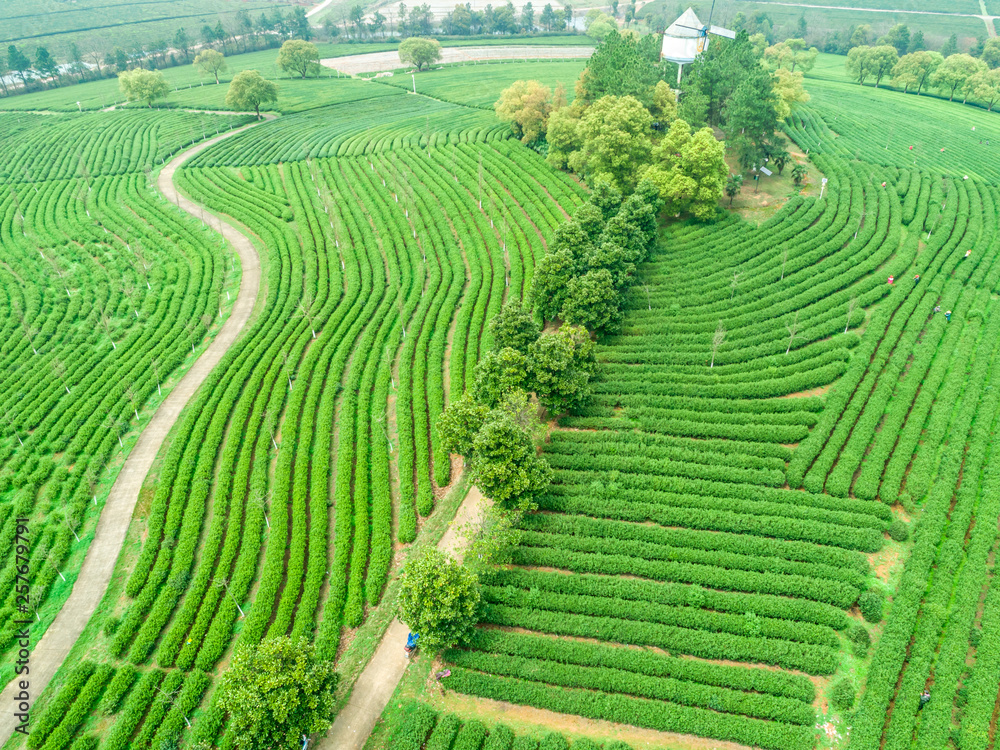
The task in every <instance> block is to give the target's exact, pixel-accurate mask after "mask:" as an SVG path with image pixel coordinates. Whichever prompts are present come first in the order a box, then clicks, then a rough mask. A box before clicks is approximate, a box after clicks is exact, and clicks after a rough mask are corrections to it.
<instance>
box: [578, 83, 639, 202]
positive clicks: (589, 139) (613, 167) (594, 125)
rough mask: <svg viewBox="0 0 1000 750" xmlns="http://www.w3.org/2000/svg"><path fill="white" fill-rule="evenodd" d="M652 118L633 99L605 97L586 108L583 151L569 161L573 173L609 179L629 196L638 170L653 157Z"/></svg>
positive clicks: (581, 138)
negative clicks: (582, 172)
mask: <svg viewBox="0 0 1000 750" xmlns="http://www.w3.org/2000/svg"><path fill="white" fill-rule="evenodd" d="M652 119H653V118H652V115H650V114H649V110H647V109H646V108H645V107H644V106H642V104H641V103H640V102H639V100H637V99H636V98H635V97H632V96H604V97H602V98H600V99H598V100H597V101H596V102H595V103H594V104H592V105H591V106H590V107H588V108H587V110H586V111H585V112H584V114H583V117H582V118H581V120H580V125H579V129H578V133H579V136H580V140H581V142H582V148H581V149H580V150H579V151H577V152H574V153H573V154H572V155H571V156H570V158H569V165H570V167H572V168H573V169H574V170H575V171H577V172H580V171H586V174H587V175H588V177H593V178H597V177H601V178H604V179H608V180H609V181H611V182H612V183H614V185H615V186H616V187H617V188H619V189H620V190H621V191H622V192H626V193H627V192H631V191H632V189H633V188H634V187H635V183H636V181H637V177H638V167H639V166H641V165H642V164H645V163H646V162H648V160H649V157H650V154H651V153H652V142H651V140H650V135H649V134H650V124H651V123H652Z"/></svg>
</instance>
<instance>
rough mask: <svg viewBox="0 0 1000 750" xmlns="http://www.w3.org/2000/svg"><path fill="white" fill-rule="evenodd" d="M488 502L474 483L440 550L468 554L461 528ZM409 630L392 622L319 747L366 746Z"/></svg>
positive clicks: (401, 662)
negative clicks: (460, 531)
mask: <svg viewBox="0 0 1000 750" xmlns="http://www.w3.org/2000/svg"><path fill="white" fill-rule="evenodd" d="M488 502H489V501H488V500H486V499H485V498H484V497H483V495H482V493H481V492H480V491H479V488H478V487H476V486H475V485H473V486H471V487H470V488H469V494H468V495H466V496H465V500H464V501H463V502H462V505H461V506H460V507H459V509H458V512H457V513H456V514H455V519H454V520H453V521H452V522H451V524H450V525H449V527H448V530H447V531H446V532H445V533H444V536H443V537H441V541H440V542H438V549H439V550H441V551H442V552H444V553H445V554H448V555H451V556H452V557H454V558H456V559H457V560H459V561H461V560H462V557H463V556H464V555H465V544H466V539H465V537H463V536H461V535H460V533H459V530H460V529H461V528H462V527H463V526H466V525H467V524H469V523H471V522H473V521H474V520H476V519H477V518H478V517H479V516H480V513H481V509H482V508H483V506H484V505H485V504H486V503H488ZM385 605H386V606H395V602H386V603H385ZM408 633H409V630H408V628H407V627H406V625H404V624H403V623H401V622H400V621H399V620H393V621H392V624H390V625H389V628H388V630H386V631H385V635H384V636H382V642H381V643H380V644H379V646H378V648H377V649H376V650H375V655H374V656H373V657H372V660H371V661H370V662H368V666H367V667H365V670H364V671H363V672H362V673H361V676H360V677H358V681H357V682H356V683H354V689H353V690H352V691H351V697H350V699H349V700H348V702H347V705H346V706H344V708H343V709H341V711H340V713H339V714H337V719H336V721H334V723H333V726H332V727H330V731H329V732H327V734H326V737H324V738H323V739H321V740H320V741H319V742H318V743H317V744H316V748H317V750H361V748H363V747H364V746H365V742H366V741H367V740H368V735H370V734H371V732H372V728H373V727H374V726H375V722H376V721H378V717H379V716H381V715H382V711H383V710H384V709H385V707H386V706H387V705H388V704H389V699H390V698H391V697H392V694H393V692H394V691H395V690H396V685H398V684H399V681H400V680H401V679H402V678H403V672H405V671H406V667H407V665H408V664H409V663H410V662H409V660H408V659H407V658H406V654H405V653H404V652H403V645H404V644H405V643H406V636H407V634H408Z"/></svg>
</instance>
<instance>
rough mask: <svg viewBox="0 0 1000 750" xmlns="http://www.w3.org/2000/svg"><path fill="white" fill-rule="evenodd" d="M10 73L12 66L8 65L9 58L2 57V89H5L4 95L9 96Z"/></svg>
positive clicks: (0, 76) (0, 70)
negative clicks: (8, 80) (8, 77)
mask: <svg viewBox="0 0 1000 750" xmlns="http://www.w3.org/2000/svg"><path fill="white" fill-rule="evenodd" d="M9 72H10V65H8V64H7V58H6V57H5V56H4V55H0V88H3V95H4V96H7V94H8V91H7V74H8V73H9Z"/></svg>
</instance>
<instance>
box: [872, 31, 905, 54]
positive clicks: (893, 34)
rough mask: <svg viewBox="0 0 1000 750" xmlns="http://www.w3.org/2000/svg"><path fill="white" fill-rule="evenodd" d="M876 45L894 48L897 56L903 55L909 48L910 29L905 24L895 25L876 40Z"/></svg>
mask: <svg viewBox="0 0 1000 750" xmlns="http://www.w3.org/2000/svg"><path fill="white" fill-rule="evenodd" d="M878 43H879V44H888V45H889V46H891V47H895V49H896V53H897V54H898V55H900V56H902V55H905V54H906V53H907V51H908V50H909V47H910V27H909V26H907V25H906V24H905V23H897V24H896V25H895V26H893V27H892V28H891V29H889V31H888V32H887V33H886V35H885V36H884V37H882V38H881V39H879V40H878Z"/></svg>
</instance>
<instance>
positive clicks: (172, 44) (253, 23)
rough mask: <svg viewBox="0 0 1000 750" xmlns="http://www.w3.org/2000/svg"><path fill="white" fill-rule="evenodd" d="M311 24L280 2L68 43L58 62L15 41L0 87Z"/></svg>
mask: <svg viewBox="0 0 1000 750" xmlns="http://www.w3.org/2000/svg"><path fill="white" fill-rule="evenodd" d="M313 35H314V32H313V28H312V26H311V25H310V23H309V21H308V19H307V18H306V15H305V10H304V9H303V8H301V7H295V8H292V9H291V10H290V11H289V12H288V13H287V14H283V13H282V12H281V9H280V8H275V9H273V10H272V11H271V12H270V13H268V12H267V11H264V12H262V13H261V14H260V15H259V16H257V17H256V18H252V17H251V15H250V14H249V13H248V12H247V11H246V10H245V9H240V10H238V11H237V12H236V13H235V14H234V15H233V17H232V18H231V19H229V20H228V21H227V22H226V23H225V24H224V23H223V21H222V19H219V20H218V21H216V23H215V24H214V25H212V24H205V25H203V26H202V28H201V30H200V32H199V34H198V35H194V34H190V33H188V31H187V30H186V29H185V28H180V29H178V30H177V32H176V33H175V34H174V36H173V37H172V38H171V39H169V40H168V39H160V40H155V41H152V42H148V43H141V42H136V43H134V44H131V45H125V46H122V45H115V46H113V47H109V46H108V45H105V44H102V43H101V42H100V41H98V40H97V39H94V40H92V41H91V42H90V43H85V42H81V43H76V42H73V43H71V44H70V45H69V49H68V52H67V55H66V59H65V60H63V61H62V62H61V63H60V62H59V61H58V60H57V59H56V58H55V56H54V55H52V54H51V53H50V52H49V50H48V48H47V47H45V46H39V47H36V48H35V51H34V56H33V57H34V59H32V56H31V55H29V54H28V53H27V51H25V50H24V49H21V48H18V47H17V46H16V45H10V46H9V47H8V48H7V53H6V55H4V54H3V52H2V51H0V84H2V86H0V88H2V90H3V93H4V95H9V94H11V93H16V92H17V91H26V90H29V89H31V88H33V87H42V86H46V87H50V86H60V85H65V84H69V83H79V82H82V81H86V80H93V79H97V78H104V77H109V76H115V75H117V74H119V73H122V72H124V71H126V70H131V69H133V68H145V69H147V70H161V69H163V68H168V67H173V66H176V65H185V64H188V63H190V62H191V61H192V58H193V57H194V56H195V55H196V54H198V52H199V50H206V49H214V50H218V51H220V52H222V53H223V54H239V53H245V52H252V51H255V50H259V49H264V48H268V47H277V46H279V45H281V44H282V43H283V42H284V41H285V40H288V39H302V40H306V41H308V40H309V39H311V38H312V37H313ZM10 77H14V78H15V80H16V81H19V84H20V85H19V86H14V87H11V86H10V85H9V83H8V81H7V79H8V78H10Z"/></svg>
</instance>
